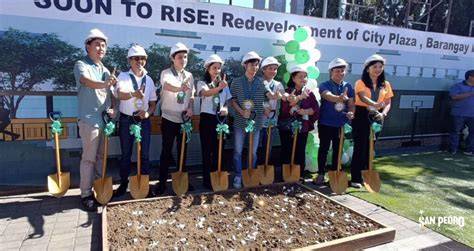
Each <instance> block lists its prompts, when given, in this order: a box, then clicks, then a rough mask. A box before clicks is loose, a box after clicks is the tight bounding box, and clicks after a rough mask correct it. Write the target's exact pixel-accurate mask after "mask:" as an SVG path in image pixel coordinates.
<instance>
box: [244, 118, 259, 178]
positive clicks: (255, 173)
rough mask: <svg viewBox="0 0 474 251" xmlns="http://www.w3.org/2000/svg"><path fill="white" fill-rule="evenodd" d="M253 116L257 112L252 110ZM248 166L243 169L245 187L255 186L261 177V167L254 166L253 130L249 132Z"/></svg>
mask: <svg viewBox="0 0 474 251" xmlns="http://www.w3.org/2000/svg"><path fill="white" fill-rule="evenodd" d="M252 115H253V118H251V120H254V119H255V116H256V115H257V114H256V113H255V112H252ZM248 155H249V156H248V167H247V170H242V183H243V184H244V187H255V186H258V184H260V179H261V169H258V168H257V169H254V168H253V159H252V158H253V131H250V132H249V149H248Z"/></svg>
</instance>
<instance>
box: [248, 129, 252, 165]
mask: <svg viewBox="0 0 474 251" xmlns="http://www.w3.org/2000/svg"><path fill="white" fill-rule="evenodd" d="M252 157H253V132H251V133H249V167H248V168H247V171H248V172H250V169H251V168H253V165H252V163H253V159H252Z"/></svg>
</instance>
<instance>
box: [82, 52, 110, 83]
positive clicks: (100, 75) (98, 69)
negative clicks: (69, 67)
mask: <svg viewBox="0 0 474 251" xmlns="http://www.w3.org/2000/svg"><path fill="white" fill-rule="evenodd" d="M86 63H87V64H89V65H90V66H91V68H92V72H93V73H94V75H95V79H96V80H102V81H104V80H105V74H104V72H102V73H101V69H102V67H100V66H99V65H97V64H94V62H92V60H91V58H90V57H86Z"/></svg>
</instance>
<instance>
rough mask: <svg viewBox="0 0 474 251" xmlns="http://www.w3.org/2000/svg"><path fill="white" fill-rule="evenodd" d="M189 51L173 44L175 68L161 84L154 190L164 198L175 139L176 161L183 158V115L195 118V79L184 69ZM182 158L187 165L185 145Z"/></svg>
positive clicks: (170, 69) (173, 65) (191, 187)
mask: <svg viewBox="0 0 474 251" xmlns="http://www.w3.org/2000/svg"><path fill="white" fill-rule="evenodd" d="M188 52H189V49H188V47H186V45H184V44H182V43H177V44H175V45H173V46H172V47H171V50H170V54H169V57H170V59H171V62H172V65H171V67H170V68H168V69H165V70H163V71H162V72H161V75H160V83H161V86H162V87H163V89H162V90H161V94H160V96H161V116H162V119H161V121H162V122H161V133H162V137H163V138H162V146H161V155H160V178H159V181H160V182H159V184H158V186H157V187H156V188H155V190H154V193H155V195H161V194H163V193H164V192H165V190H166V180H167V179H168V171H169V166H170V165H171V163H172V159H173V155H172V149H173V144H174V141H175V138H176V142H177V145H176V148H177V152H178V156H177V158H178V159H180V157H181V151H180V146H181V141H182V138H181V137H180V136H179V135H181V132H180V129H181V124H182V123H183V122H184V121H183V118H182V114H183V112H184V113H185V116H186V117H188V118H191V117H192V116H193V105H194V91H195V88H194V78H193V75H192V73H191V72H189V71H186V70H185V68H186V65H187V63H188ZM183 159H184V162H185V161H186V146H185V150H184V157H183ZM183 171H186V165H185V164H183ZM188 190H189V191H193V190H194V187H193V186H192V185H191V184H189V187H188Z"/></svg>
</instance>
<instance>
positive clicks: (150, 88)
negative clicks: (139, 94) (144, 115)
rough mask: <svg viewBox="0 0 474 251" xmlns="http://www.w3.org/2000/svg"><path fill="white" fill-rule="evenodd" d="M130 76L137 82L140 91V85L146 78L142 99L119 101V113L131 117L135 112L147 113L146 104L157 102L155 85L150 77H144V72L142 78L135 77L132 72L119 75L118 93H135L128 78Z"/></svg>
mask: <svg viewBox="0 0 474 251" xmlns="http://www.w3.org/2000/svg"><path fill="white" fill-rule="evenodd" d="M130 74H132V75H133V76H134V77H135V79H136V80H137V84H138V89H140V87H141V85H142V81H143V78H144V77H145V78H146V79H145V91H144V93H143V94H144V96H143V98H142V99H139V98H136V97H133V98H130V99H127V100H120V105H119V111H120V112H121V113H123V114H126V115H129V116H132V115H133V113H134V112H135V111H138V110H143V111H147V110H148V108H149V106H148V102H150V101H156V100H158V98H157V96H156V88H155V83H154V82H153V80H152V79H151V77H150V76H148V75H146V74H147V72H146V70H145V73H144V76H143V77H137V76H135V74H134V73H133V71H132V70H130V71H129V72H122V73H120V75H119V76H118V82H117V90H120V92H125V93H127V92H134V91H135V89H134V88H133V82H132V79H131V78H130Z"/></svg>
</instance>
